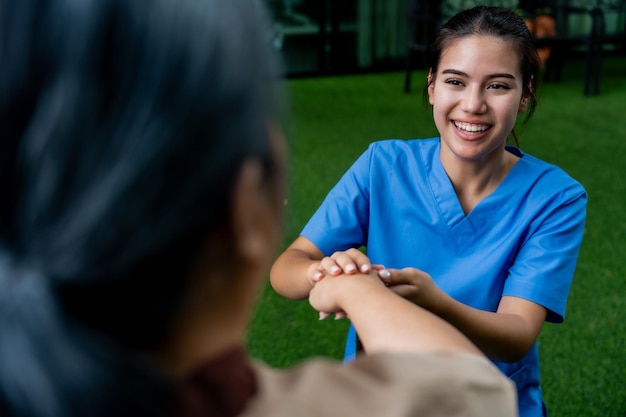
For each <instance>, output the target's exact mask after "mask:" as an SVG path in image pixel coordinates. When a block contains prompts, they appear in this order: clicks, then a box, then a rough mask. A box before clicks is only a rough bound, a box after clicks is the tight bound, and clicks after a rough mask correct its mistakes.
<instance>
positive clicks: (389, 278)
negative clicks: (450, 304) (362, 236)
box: [307, 249, 444, 320]
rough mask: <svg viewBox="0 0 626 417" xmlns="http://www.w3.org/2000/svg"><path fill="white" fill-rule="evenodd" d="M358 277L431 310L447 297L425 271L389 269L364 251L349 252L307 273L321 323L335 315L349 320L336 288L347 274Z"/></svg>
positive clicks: (312, 301)
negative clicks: (370, 280)
mask: <svg viewBox="0 0 626 417" xmlns="http://www.w3.org/2000/svg"><path fill="white" fill-rule="evenodd" d="M357 274H360V275H362V276H363V277H364V278H366V277H367V276H369V277H371V279H375V280H376V279H377V281H379V282H380V284H381V285H383V284H384V285H386V286H387V287H389V290H390V291H393V292H394V293H396V294H398V295H399V296H401V297H403V298H405V299H407V300H409V301H411V302H412V303H414V304H417V305H419V306H421V307H423V308H426V309H427V310H431V311H432V310H433V309H434V308H435V306H436V305H437V303H438V300H440V297H442V296H443V295H444V293H443V292H442V291H441V290H440V289H439V287H437V285H436V284H435V282H434V281H433V279H432V278H431V276H430V275H428V274H427V273H426V272H424V271H421V270H419V269H416V268H404V269H386V268H385V267H384V266H383V265H379V264H372V263H371V262H370V259H369V258H368V257H367V256H366V255H365V254H363V253H362V252H361V251H359V250H357V249H348V250H347V251H340V252H335V253H334V254H333V255H331V256H327V257H325V258H323V259H322V260H320V261H319V262H315V263H313V264H311V266H310V267H309V269H308V271H307V276H308V278H309V281H310V283H311V286H312V289H311V293H310V294H309V302H310V303H311V305H312V306H313V308H315V309H316V310H317V311H319V313H320V320H323V319H325V318H327V317H328V316H330V315H331V314H335V318H336V319H340V318H342V317H345V315H346V314H345V312H344V311H343V308H342V306H341V305H340V304H339V302H338V300H337V299H336V297H335V295H336V294H337V288H336V286H337V285H339V284H341V283H340V282H337V280H340V279H341V278H342V276H344V275H357ZM325 278H332V279H325ZM322 283H323V285H320V284H322ZM364 284H365V282H364Z"/></svg>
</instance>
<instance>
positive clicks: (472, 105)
mask: <svg viewBox="0 0 626 417" xmlns="http://www.w3.org/2000/svg"><path fill="white" fill-rule="evenodd" d="M461 105H462V110H463V111H465V112H467V113H472V114H480V113H484V112H485V111H487V103H486V101H485V96H484V90H483V89H482V88H480V87H470V88H467V89H465V91H464V93H463V98H462V102H461Z"/></svg>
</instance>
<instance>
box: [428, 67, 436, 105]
mask: <svg viewBox="0 0 626 417" xmlns="http://www.w3.org/2000/svg"><path fill="white" fill-rule="evenodd" d="M434 81H435V80H434V78H433V69H432V68H429V69H428V76H427V77H426V82H427V84H426V85H427V86H428V87H427V89H428V102H429V103H430V105H431V106H432V105H434V104H435V99H434V97H433V96H434V92H435V91H434V90H435V82H434Z"/></svg>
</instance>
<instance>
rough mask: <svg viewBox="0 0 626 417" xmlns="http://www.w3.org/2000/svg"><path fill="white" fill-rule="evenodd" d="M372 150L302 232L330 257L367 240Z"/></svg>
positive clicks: (362, 156) (360, 158) (339, 183)
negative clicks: (336, 252)
mask: <svg viewBox="0 0 626 417" xmlns="http://www.w3.org/2000/svg"><path fill="white" fill-rule="evenodd" d="M372 148H373V146H372V145H370V146H369V148H368V149H367V150H366V151H365V152H364V153H363V154H362V155H361V156H360V157H359V158H358V159H357V160H356V161H355V162H354V164H352V166H351V167H350V168H349V169H348V170H347V171H346V172H345V173H344V175H343V176H342V177H341V179H340V180H339V182H337V184H336V185H335V186H334V187H333V188H332V189H331V190H330V192H329V193H328V195H327V196H326V198H325V199H324V201H323V202H322V204H321V205H320V207H319V208H318V209H317V210H316V212H315V213H314V214H313V216H312V217H311V219H310V220H309V221H308V222H307V224H306V225H305V227H304V229H303V230H302V232H301V235H302V236H304V237H306V238H307V239H309V240H310V241H311V242H313V243H314V244H315V245H316V246H317V247H318V248H319V249H320V250H321V251H322V252H323V253H325V254H327V255H330V254H331V253H333V252H335V251H339V250H346V249H349V248H353V247H360V246H362V245H364V244H365V242H366V240H367V230H368V223H369V197H370V191H369V183H370V163H371V155H372Z"/></svg>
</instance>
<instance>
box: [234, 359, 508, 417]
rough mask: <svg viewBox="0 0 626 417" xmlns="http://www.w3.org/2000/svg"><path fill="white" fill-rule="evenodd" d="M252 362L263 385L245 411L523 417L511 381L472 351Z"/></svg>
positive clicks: (392, 416)
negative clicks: (275, 365) (278, 364)
mask: <svg viewBox="0 0 626 417" xmlns="http://www.w3.org/2000/svg"><path fill="white" fill-rule="evenodd" d="M254 366H255V369H256V370H257V375H258V383H259V387H258V388H259V391H258V393H257V396H256V397H255V398H254V399H253V400H252V401H251V402H250V403H249V404H248V407H247V408H246V410H245V411H244V413H243V414H242V416H246V417H253V416H269V415H271V416H299V417H307V416H352V415H358V416H359V417H368V416H371V417H374V416H376V417H380V416H386V417H396V416H398V417H399V416H421V415H427V416H447V417H454V416H480V417H490V416H494V417H503V416H517V406H516V393H515V387H514V385H513V383H512V382H511V381H510V380H508V379H507V378H506V377H505V376H504V375H502V374H501V373H500V372H499V371H498V369H497V368H495V367H494V366H493V365H492V364H491V362H490V361H489V360H487V359H485V358H482V357H478V356H475V355H471V354H463V353H444V352H441V353H429V354H411V353H406V354H397V353H394V354H375V355H371V356H361V357H359V358H358V359H357V360H355V361H354V362H351V363H349V364H346V365H345V366H340V365H339V364H337V363H336V362H333V361H330V360H325V359H315V360H310V361H306V362H304V363H303V364H301V365H299V366H297V367H294V368H290V369H288V370H276V369H270V368H268V367H267V366H265V365H263V364H259V363H255V365H254ZM355 399H358V400H355Z"/></svg>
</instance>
